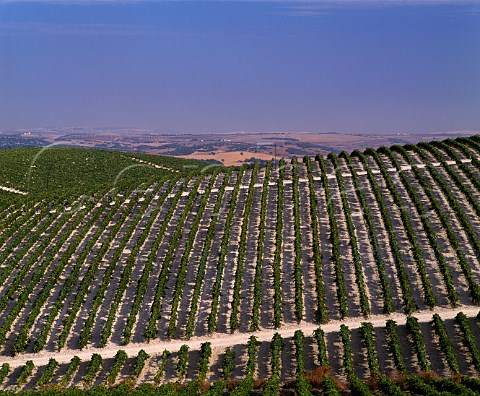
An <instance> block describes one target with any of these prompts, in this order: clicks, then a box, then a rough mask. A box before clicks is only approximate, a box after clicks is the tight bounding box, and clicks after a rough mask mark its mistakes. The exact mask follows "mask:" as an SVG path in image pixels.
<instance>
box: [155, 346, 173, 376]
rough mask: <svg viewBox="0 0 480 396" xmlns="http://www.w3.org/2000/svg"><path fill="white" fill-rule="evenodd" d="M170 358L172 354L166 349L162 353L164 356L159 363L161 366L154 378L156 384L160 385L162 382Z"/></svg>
mask: <svg viewBox="0 0 480 396" xmlns="http://www.w3.org/2000/svg"><path fill="white" fill-rule="evenodd" d="M169 356H170V352H169V351H167V350H166V349H165V350H164V351H163V352H162V356H161V357H160V362H159V365H158V369H157V372H156V373H155V377H154V378H153V381H154V382H155V383H156V384H159V383H160V382H161V381H162V378H163V375H164V373H165V368H166V366H167V360H168V357H169Z"/></svg>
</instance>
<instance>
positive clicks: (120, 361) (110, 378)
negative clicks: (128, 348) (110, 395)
mask: <svg viewBox="0 0 480 396" xmlns="http://www.w3.org/2000/svg"><path fill="white" fill-rule="evenodd" d="M126 360H127V353H126V352H125V351H118V352H117V353H116V354H115V357H114V359H113V365H112V367H111V368H110V371H109V372H108V374H107V379H106V382H107V384H114V383H115V380H116V379H117V376H118V374H119V373H120V370H121V369H122V367H123V365H124V364H125V361H126Z"/></svg>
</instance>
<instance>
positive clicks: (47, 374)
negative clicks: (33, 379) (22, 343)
mask: <svg viewBox="0 0 480 396" xmlns="http://www.w3.org/2000/svg"><path fill="white" fill-rule="evenodd" d="M57 367H58V362H57V361H56V360H55V359H54V358H50V360H49V361H48V364H47V367H45V370H43V372H42V375H41V376H40V378H39V379H38V381H37V385H38V386H44V385H47V384H49V383H50V382H51V381H52V378H53V375H54V374H55V370H56V369H57Z"/></svg>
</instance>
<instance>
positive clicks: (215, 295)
mask: <svg viewBox="0 0 480 396" xmlns="http://www.w3.org/2000/svg"><path fill="white" fill-rule="evenodd" d="M245 169H246V167H245V166H243V167H242V168H241V169H240V171H239V172H238V174H237V181H236V182H235V186H234V188H233V191H232V197H231V198H230V203H229V210H228V214H227V219H226V221H225V227H224V230H225V231H224V232H223V237H222V242H221V245H220V253H219V257H218V262H217V273H216V275H215V281H214V283H213V290H212V303H211V310H210V314H209V315H208V327H207V329H208V332H209V333H212V332H214V331H215V330H216V329H217V320H218V305H219V303H220V289H221V286H222V279H223V272H224V269H225V263H226V258H227V253H228V247H229V243H230V233H231V227H232V224H233V220H234V216H235V209H236V206H237V201H238V193H239V191H240V185H241V184H242V178H243V174H244V172H245Z"/></svg>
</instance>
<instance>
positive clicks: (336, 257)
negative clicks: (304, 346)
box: [316, 155, 348, 318]
mask: <svg viewBox="0 0 480 396" xmlns="http://www.w3.org/2000/svg"><path fill="white" fill-rule="evenodd" d="M316 160H317V162H318V165H319V167H320V171H321V177H322V184H323V188H324V190H325V199H326V201H327V211H328V218H329V222H330V242H331V243H332V260H333V263H334V266H335V284H336V286H337V299H338V304H339V311H340V316H341V317H342V318H344V317H345V316H347V315H348V308H347V289H346V287H345V279H344V275H343V269H342V262H341V256H340V239H339V233H338V225H337V217H336V214H335V207H334V205H333V199H332V196H331V195H330V188H329V185H328V178H327V167H326V165H325V160H324V159H323V157H322V156H321V155H317V156H316Z"/></svg>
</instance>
